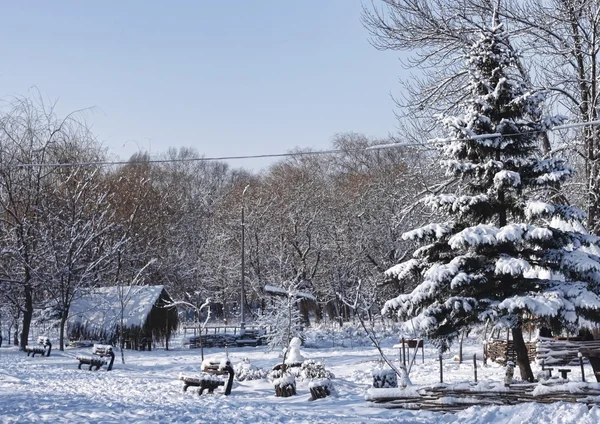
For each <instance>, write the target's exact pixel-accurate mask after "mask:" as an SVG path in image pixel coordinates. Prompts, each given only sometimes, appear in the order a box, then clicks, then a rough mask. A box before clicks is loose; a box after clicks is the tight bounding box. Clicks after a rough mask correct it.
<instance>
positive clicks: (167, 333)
mask: <svg viewBox="0 0 600 424" xmlns="http://www.w3.org/2000/svg"><path fill="white" fill-rule="evenodd" d="M171 303H172V300H171V297H170V296H169V294H168V293H167V291H166V290H165V288H164V287H163V286H128V287H121V286H114V287H98V288H95V289H93V290H89V291H87V292H85V293H82V294H81V296H79V297H77V298H76V299H75V300H73V303H72V304H71V312H70V314H69V319H68V320H67V334H68V337H69V339H70V340H95V341H102V342H104V343H107V344H111V345H116V344H118V341H119V340H123V346H121V347H122V348H130V349H138V350H150V349H151V346H152V341H157V342H160V341H165V342H166V344H167V347H168V342H169V339H170V338H171V334H172V333H173V332H174V331H176V330H177V325H178V315H177V310H176V308H174V307H169V305H170V304H171ZM121 327H122V328H121ZM121 336H122V337H121Z"/></svg>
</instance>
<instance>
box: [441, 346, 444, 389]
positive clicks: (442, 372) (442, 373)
mask: <svg viewBox="0 0 600 424" xmlns="http://www.w3.org/2000/svg"><path fill="white" fill-rule="evenodd" d="M443 382H444V366H443V363H442V352H440V383H443Z"/></svg>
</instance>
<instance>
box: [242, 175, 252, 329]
mask: <svg viewBox="0 0 600 424" xmlns="http://www.w3.org/2000/svg"><path fill="white" fill-rule="evenodd" d="M248 187H250V186H249V185H247V186H246V187H244V191H242V292H241V299H240V304H241V308H242V316H241V322H240V330H241V331H243V330H244V329H245V327H246V267H245V265H246V264H245V256H246V255H245V252H244V243H245V236H244V230H245V228H244V227H245V225H244V195H245V194H246V190H248Z"/></svg>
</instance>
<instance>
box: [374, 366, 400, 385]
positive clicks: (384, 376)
mask: <svg viewBox="0 0 600 424" xmlns="http://www.w3.org/2000/svg"><path fill="white" fill-rule="evenodd" d="M371 375H372V376H373V387H375V388H378V389H384V388H394V387H398V376H397V375H396V372H395V371H394V370H393V369H390V368H383V369H380V368H378V369H374V370H372V371H371Z"/></svg>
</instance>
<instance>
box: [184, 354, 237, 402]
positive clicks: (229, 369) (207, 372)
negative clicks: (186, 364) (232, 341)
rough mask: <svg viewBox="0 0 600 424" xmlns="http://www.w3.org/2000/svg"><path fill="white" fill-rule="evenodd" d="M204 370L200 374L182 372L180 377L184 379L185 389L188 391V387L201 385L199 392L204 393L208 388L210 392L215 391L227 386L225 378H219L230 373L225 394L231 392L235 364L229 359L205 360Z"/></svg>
mask: <svg viewBox="0 0 600 424" xmlns="http://www.w3.org/2000/svg"><path fill="white" fill-rule="evenodd" d="M202 372H203V374H202V375H200V376H189V375H183V374H181V375H180V376H179V379H180V380H182V381H183V383H184V385H183V391H184V392H185V391H187V389H188V387H190V386H191V387H199V390H198V394H199V395H202V393H203V392H204V390H208V393H213V392H214V390H215V389H216V388H217V387H219V386H225V380H223V379H221V378H219V377H218V376H220V375H226V374H229V379H228V380H227V385H226V386H225V395H230V394H231V387H232V386H233V377H234V376H235V372H234V371H233V366H232V365H231V362H230V361H229V360H228V359H222V360H221V361H209V360H204V361H203V362H202Z"/></svg>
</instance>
